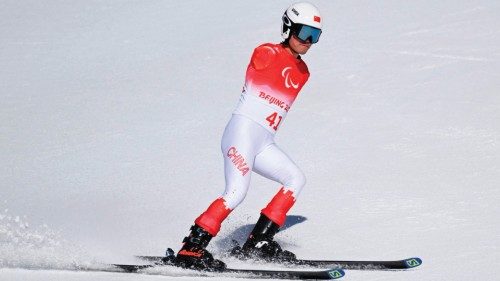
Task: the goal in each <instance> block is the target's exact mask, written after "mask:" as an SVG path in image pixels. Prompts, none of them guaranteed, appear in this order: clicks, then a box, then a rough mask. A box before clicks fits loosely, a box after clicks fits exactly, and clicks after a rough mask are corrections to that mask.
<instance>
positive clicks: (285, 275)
mask: <svg viewBox="0 0 500 281" xmlns="http://www.w3.org/2000/svg"><path fill="white" fill-rule="evenodd" d="M149 260H150V261H152V260H153V259H149ZM113 266H115V267H118V268H120V269H122V270H123V271H125V272H135V273H140V272H141V271H142V270H146V269H148V268H158V267H167V266H178V265H176V264H167V265H162V264H148V265H133V264H113ZM199 271H200V272H207V273H210V274H219V273H222V274H225V273H233V274H238V275H239V276H238V277H241V278H271V279H320V280H333V279H339V278H342V277H343V276H344V275H345V272H344V271H343V270H342V269H329V270H319V271H306V270H261V269H235V268H226V269H224V270H222V271H201V270H199Z"/></svg>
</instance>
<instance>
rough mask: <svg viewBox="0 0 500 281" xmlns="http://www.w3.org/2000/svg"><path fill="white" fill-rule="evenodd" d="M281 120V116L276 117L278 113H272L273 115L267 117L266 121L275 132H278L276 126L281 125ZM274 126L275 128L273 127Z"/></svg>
mask: <svg viewBox="0 0 500 281" xmlns="http://www.w3.org/2000/svg"><path fill="white" fill-rule="evenodd" d="M276 119H278V122H276ZM281 119H283V116H281V115H278V112H274V113H273V114H271V115H269V116H267V118H266V121H267V122H269V126H270V127H271V128H273V129H274V130H275V131H277V130H278V126H279V125H280V123H281ZM274 124H276V126H274Z"/></svg>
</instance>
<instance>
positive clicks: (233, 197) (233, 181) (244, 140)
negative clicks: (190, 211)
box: [195, 115, 272, 236]
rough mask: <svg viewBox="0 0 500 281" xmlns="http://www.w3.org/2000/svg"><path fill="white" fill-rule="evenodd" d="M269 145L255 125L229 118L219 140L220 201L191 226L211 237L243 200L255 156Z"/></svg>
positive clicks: (270, 137) (258, 126) (239, 119)
mask: <svg viewBox="0 0 500 281" xmlns="http://www.w3.org/2000/svg"><path fill="white" fill-rule="evenodd" d="M271 142H272V136H271V135H270V133H269V132H267V131H266V130H265V129H264V128H262V127H261V126H260V125H258V124H257V123H255V122H253V121H251V120H249V119H247V118H246V117H243V116H240V115H233V117H232V119H231V121H230V122H229V124H228V125H227V127H226V129H225V131H224V135H223V137H222V142H221V149H222V155H223V157H224V175H225V179H226V186H225V190H224V193H223V194H222V196H221V197H219V198H217V199H216V200H215V201H214V202H213V203H212V204H211V205H210V206H209V208H208V209H207V210H206V211H205V212H204V213H203V214H201V216H200V217H198V218H197V219H196V221H195V223H196V224H197V225H199V226H201V227H203V228H204V229H206V230H207V231H208V232H209V233H210V234H212V235H213V236H215V235H216V234H217V233H218V232H219V230H220V227H221V224H222V221H223V220H224V219H226V217H227V216H228V215H229V213H230V212H231V211H232V210H233V209H234V208H236V207H237V206H238V205H239V204H240V203H241V202H242V201H243V199H244V198H245V196H246V194H247V191H248V187H249V185H250V177H251V174H252V169H253V165H254V159H255V155H256V154H257V153H259V151H261V150H262V148H263V147H266V146H267V145H268V144H269V143H271Z"/></svg>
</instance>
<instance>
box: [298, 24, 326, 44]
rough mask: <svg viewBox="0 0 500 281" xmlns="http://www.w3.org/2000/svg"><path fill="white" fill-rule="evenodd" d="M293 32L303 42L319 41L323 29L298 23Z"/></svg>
mask: <svg viewBox="0 0 500 281" xmlns="http://www.w3.org/2000/svg"><path fill="white" fill-rule="evenodd" d="M296 26H297V28H295V30H294V31H293V34H294V35H295V36H296V37H297V38H299V39H300V40H301V41H303V42H307V41H308V40H309V41H310V42H311V43H313V44H314V43H318V41H319V36H320V35H321V29H319V28H316V27H312V26H309V25H303V24H297V25H296Z"/></svg>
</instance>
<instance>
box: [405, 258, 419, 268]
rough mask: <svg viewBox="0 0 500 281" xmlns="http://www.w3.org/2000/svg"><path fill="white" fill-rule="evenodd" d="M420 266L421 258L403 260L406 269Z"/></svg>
mask: <svg viewBox="0 0 500 281" xmlns="http://www.w3.org/2000/svg"><path fill="white" fill-rule="evenodd" d="M421 264H422V259H421V258H416V257H415V258H409V259H406V260H405V265H406V268H414V267H417V266H419V265H421Z"/></svg>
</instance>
